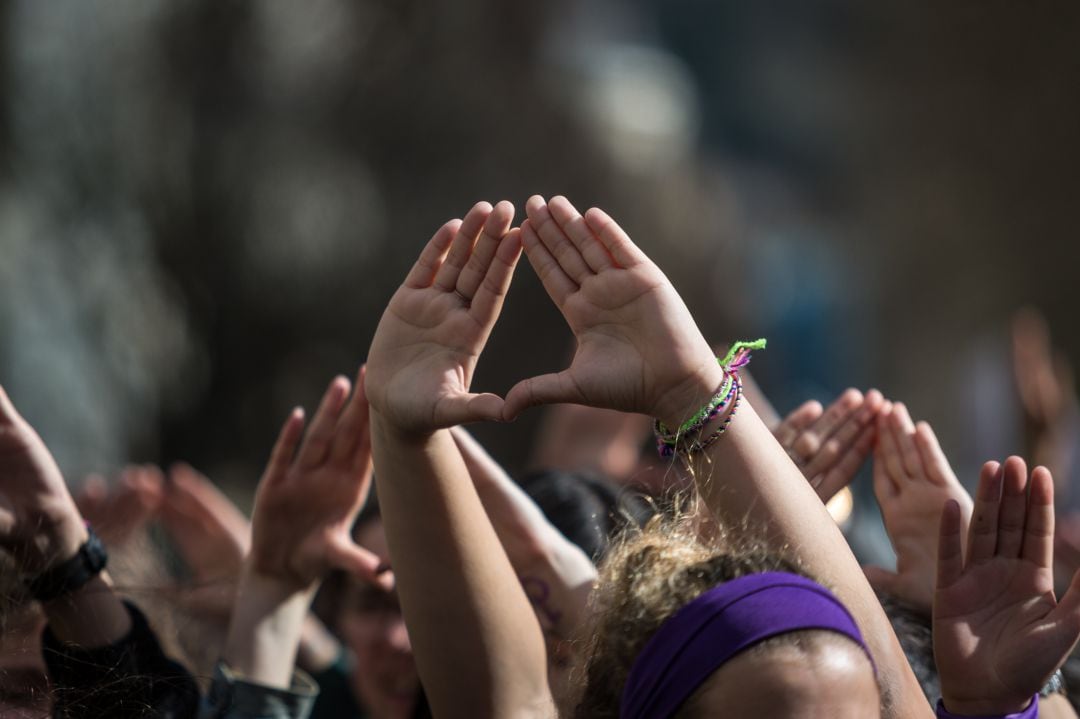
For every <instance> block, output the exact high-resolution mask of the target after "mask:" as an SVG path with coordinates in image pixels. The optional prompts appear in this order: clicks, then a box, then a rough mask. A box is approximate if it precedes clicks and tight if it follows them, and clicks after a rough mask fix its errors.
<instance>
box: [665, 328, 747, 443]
mask: <svg viewBox="0 0 1080 719" xmlns="http://www.w3.org/2000/svg"><path fill="white" fill-rule="evenodd" d="M765 344H766V341H765V340H764V339H759V340H755V341H753V342H736V343H735V344H733V345H732V346H731V349H730V350H728V352H727V354H726V355H725V356H724V357H723V358H717V360H716V361H717V363H718V364H719V365H720V368H721V369H722V370H723V372H724V379H723V381H722V382H721V383H720V387H719V388H718V389H717V391H716V393H715V394H714V395H713V396H712V397H711V398H710V399H709V401H708V403H706V405H705V406H704V407H702V408H701V409H699V410H698V411H697V412H696V413H694V415H693V416H692V417H691V418H690V419H688V420H687V421H686V422H684V423H683V424H682V425H681V426H680V427H679V428H678V429H677V430H675V431H671V430H669V429H668V428H667V427H666V426H665V425H664V424H663V423H662V422H661V421H660V420H656V421H655V423H654V424H653V433H654V434H655V435H656V449H657V452H659V454H660V456H661V457H670V456H672V455H674V454H675V453H676V452H678V451H685V452H687V453H693V452H700V451H703V450H704V449H705V448H707V447H708V446H709V445H711V444H713V443H714V442H715V441H716V440H718V439H719V438H720V435H722V434H723V433H724V432H725V431H726V430H727V428H728V425H730V424H731V420H732V418H733V417H734V416H735V411H736V409H737V408H738V405H739V401H740V399H741V397H742V383H741V382H740V380H739V370H740V369H742V368H743V367H745V366H746V365H748V364H749V363H750V353H751V352H752V351H753V350H756V349H763V348H764V347H765ZM726 407H731V411H730V412H729V413H728V416H727V417H725V418H724V421H723V423H722V424H721V425H720V427H719V428H718V429H717V430H716V431H714V432H713V433H712V434H710V435H709V436H708V437H707V438H705V439H704V440H701V439H699V436H700V434H701V432H702V431H704V429H705V427H706V426H707V425H708V424H709V422H711V421H712V420H713V419H715V418H716V417H717V416H718V415H719V414H720V413H721V412H723V411H724V409H725V408H726Z"/></svg>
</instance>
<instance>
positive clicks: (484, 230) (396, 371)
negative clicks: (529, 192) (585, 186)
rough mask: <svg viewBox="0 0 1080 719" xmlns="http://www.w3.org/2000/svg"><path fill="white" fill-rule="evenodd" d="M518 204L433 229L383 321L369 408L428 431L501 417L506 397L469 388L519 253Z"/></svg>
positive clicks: (476, 211)
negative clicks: (515, 225) (515, 222)
mask: <svg viewBox="0 0 1080 719" xmlns="http://www.w3.org/2000/svg"><path fill="white" fill-rule="evenodd" d="M513 218H514V206H513V205H512V204H510V203H509V202H500V203H499V204H498V205H496V206H495V207H494V208H492V207H491V205H490V204H488V203H486V202H481V203H478V204H476V205H475V206H474V207H473V208H472V209H471V210H469V212H468V214H466V215H465V219H464V220H451V221H450V222H448V223H446V224H445V225H443V226H442V228H440V229H439V231H438V232H436V233H435V236H434V237H432V238H431V240H430V241H429V242H428V244H427V246H426V247H425V248H424V250H423V252H422V253H421V255H420V258H419V259H418V260H417V262H416V264H415V265H414V266H413V268H412V270H411V271H410V272H409V274H408V276H407V277H406V278H405V282H404V284H402V286H401V287H400V288H399V289H398V291H397V292H396V293H395V294H394V296H393V298H392V299H391V300H390V304H389V305H388V306H387V308H386V311H385V312H384V313H383V316H382V319H381V320H380V321H379V327H378V329H377V330H376V332H375V337H374V339H373V340H372V344H371V350H370V353H369V357H370V358H371V359H370V362H369V364H368V375H367V376H368V379H367V382H368V386H367V389H368V392H369V400H370V402H371V408H372V410H374V411H375V412H378V413H379V414H380V415H382V416H383V417H384V418H385V419H386V420H387V421H388V422H390V423H391V424H392V425H393V426H395V427H396V428H397V429H398V430H401V431H405V432H410V433H416V434H423V433H425V432H432V431H434V430H436V429H441V428H446V427H452V426H454V425H457V424H463V423H466V422H475V421H478V420H483V419H489V420H498V419H501V417H502V410H503V400H502V398H501V397H498V396H497V395H494V394H474V393H472V392H470V391H469V385H470V384H471V383H472V376H473V371H474V370H475V369H476V362H477V359H478V358H479V355H480V351H481V350H482V349H483V347H484V344H485V343H486V342H487V338H488V335H489V334H490V333H491V329H492V327H493V326H494V324H495V320H496V319H497V318H498V316H499V312H500V311H501V309H502V304H503V298H504V295H505V294H506V290H507V288H508V286H509V284H510V280H511V278H512V276H513V273H514V267H515V266H516V265H517V261H518V257H519V256H520V254H521V247H520V240H519V231H518V230H516V229H515V230H511V229H510V222H511V220H513Z"/></svg>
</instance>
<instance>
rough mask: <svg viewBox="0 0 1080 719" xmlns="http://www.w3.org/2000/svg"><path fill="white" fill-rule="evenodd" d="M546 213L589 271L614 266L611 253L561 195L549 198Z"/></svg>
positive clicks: (598, 270)
mask: <svg viewBox="0 0 1080 719" xmlns="http://www.w3.org/2000/svg"><path fill="white" fill-rule="evenodd" d="M548 211H549V212H550V213H551V217H552V219H554V220H555V222H557V223H558V225H559V227H561V228H562V231H563V233H564V234H565V235H566V236H567V237H568V238H570V241H571V242H572V243H574V247H576V248H577V250H578V252H580V253H581V256H582V258H584V260H585V264H587V265H588V266H589V269H590V270H592V271H593V272H602V271H603V270H607V269H611V268H612V267H614V266H615V261H614V259H612V257H611V253H610V252H608V251H607V248H606V247H604V245H603V243H601V242H600V240H599V238H597V236H596V235H595V234H593V231H592V230H591V229H590V228H589V223H587V222H585V218H584V217H582V216H581V213H579V212H578V211H577V209H576V208H575V207H574V206H573V205H572V204H570V201H569V200H567V199H566V198H565V197H563V196H562V195H558V196H556V197H553V198H551V202H549V203H548Z"/></svg>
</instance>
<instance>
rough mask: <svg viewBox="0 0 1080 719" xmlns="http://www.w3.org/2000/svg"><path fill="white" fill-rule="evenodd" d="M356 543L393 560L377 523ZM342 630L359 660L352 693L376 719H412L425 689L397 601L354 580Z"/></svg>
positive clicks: (366, 528)
mask: <svg viewBox="0 0 1080 719" xmlns="http://www.w3.org/2000/svg"><path fill="white" fill-rule="evenodd" d="M356 539H357V543H358V544H359V545H360V546H362V547H364V548H365V549H368V550H370V551H371V552H373V553H374V554H375V555H377V556H378V557H379V558H380V559H381V560H382V561H383V562H388V561H389V558H390V555H389V551H388V549H387V546H386V533H385V532H384V531H383V525H382V522H381V521H379V520H377V519H376V520H373V521H370V522H367V523H366V524H364V525H363V526H362V527H361V528H360V529H359V530H358V531H357V532H356ZM338 629H339V631H340V634H341V637H342V638H343V639H344V640H345V643H346V644H347V645H348V647H349V649H350V650H351V651H352V652H353V654H354V655H355V657H356V667H355V670H354V672H353V675H352V677H351V681H352V687H353V692H354V693H355V694H356V697H357V699H359V700H360V703H361V704H362V705H363V706H364V708H365V709H366V710H367V712H368V713H369V714H370V716H371V717H373V718H374V719H406V718H407V717H411V716H412V713H413V711H414V709H415V706H416V698H417V695H418V693H419V690H420V679H419V677H418V676H417V673H416V662H415V660H414V659H413V653H412V645H411V644H410V643H409V635H408V632H407V631H406V629H405V620H404V619H403V618H402V616H401V608H400V607H399V606H398V604H397V597H396V596H394V595H393V594H389V593H387V592H385V591H384V590H382V589H381V588H379V587H377V586H375V585H373V584H370V583H367V582H363V581H358V580H355V579H353V580H350V582H349V585H348V587H347V588H346V591H345V597H344V601H343V602H342V608H341V612H340V614H339V617H338Z"/></svg>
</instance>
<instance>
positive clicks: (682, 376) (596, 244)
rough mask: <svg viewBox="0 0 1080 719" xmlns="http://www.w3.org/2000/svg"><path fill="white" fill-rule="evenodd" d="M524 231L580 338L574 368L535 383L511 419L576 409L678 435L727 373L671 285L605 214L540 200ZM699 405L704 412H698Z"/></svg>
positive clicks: (515, 402) (515, 395)
mask: <svg viewBox="0 0 1080 719" xmlns="http://www.w3.org/2000/svg"><path fill="white" fill-rule="evenodd" d="M526 210H527V212H528V216H529V218H528V220H526V221H525V222H524V223H523V224H522V227H521V237H522V242H523V244H524V246H525V252H526V254H527V256H528V257H529V262H530V263H531V264H532V265H533V267H534V269H535V270H536V272H537V274H538V275H539V277H540V280H541V282H542V283H543V285H544V288H545V289H546V290H547V292H548V294H549V295H550V296H551V298H552V299H553V300H554V301H555V304H556V305H557V306H558V308H559V310H560V311H561V312H562V314H563V316H564V317H565V318H566V321H567V323H568V324H569V325H570V329H571V330H572V331H573V333H574V336H575V338H576V339H577V351H576V353H575V354H574V359H573V361H572V362H571V364H570V367H569V368H568V369H566V370H563V371H562V372H558V373H554V374H547V375H541V376H538V377H531V378H529V379H526V380H523V381H522V382H519V383H518V384H517V385H515V386H514V387H513V388H512V389H511V390H510V392H509V393H508V394H507V396H506V408H505V412H504V413H505V415H506V416H507V417H510V418H512V417H514V416H516V415H517V414H518V413H520V412H521V410H523V409H525V408H526V407H528V406H531V405H536V404H546V403H552V402H573V403H577V404H586V405H590V406H594V407H606V408H610V409H618V410H623V411H628V412H641V413H643V414H648V415H651V416H654V417H659V418H661V419H662V420H664V421H672V422H674V424H675V426H678V424H679V423H680V422H681V421H682V420H683V419H685V418H686V416H688V415H689V414H691V413H693V412H694V411H695V410H697V409H698V408H699V406H700V402H697V400H699V399H700V391H699V385H700V384H701V381H702V378H703V377H704V378H710V379H708V380H707V381H708V382H713V381H714V380H715V384H714V389H715V385H717V384H719V380H718V379H716V378H718V377H720V376H721V375H720V369H719V367H718V366H717V364H716V361H715V358H714V357H713V354H712V351H711V349H710V348H709V345H708V343H707V342H706V341H705V339H704V337H702V336H701V333H700V332H699V331H698V330H697V326H696V325H695V323H694V320H693V318H692V317H691V316H690V312H689V311H688V310H687V308H686V305H685V304H684V303H683V301H682V299H680V297H679V296H678V294H677V293H676V292H675V289H674V288H673V287H672V286H671V283H670V282H669V281H668V279H667V278H666V277H665V276H664V274H663V272H661V271H660V268H658V267H657V266H656V265H655V264H653V263H652V261H650V260H649V259H648V258H647V257H646V256H645V255H644V254H643V253H642V252H641V250H639V249H638V248H637V247H636V246H635V245H634V244H633V242H631V240H630V238H629V237H628V236H627V235H626V233H625V232H623V230H622V229H621V228H620V227H619V226H618V225H617V224H616V223H615V222H614V221H613V220H612V219H611V218H610V217H608V216H607V215H606V214H605V213H604V212H602V211H601V210H598V209H592V210H589V211H588V212H587V213H586V214H585V216H582V215H580V214H578V212H577V210H576V209H575V208H574V206H573V205H571V204H570V203H569V202H568V201H567V200H566V198H563V197H555V198H553V199H552V200H551V202H550V203H545V202H544V200H543V198H540V197H537V196H534V197H532V198H530V199H529V202H528V204H527V206H526ZM695 402H697V405H695Z"/></svg>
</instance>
